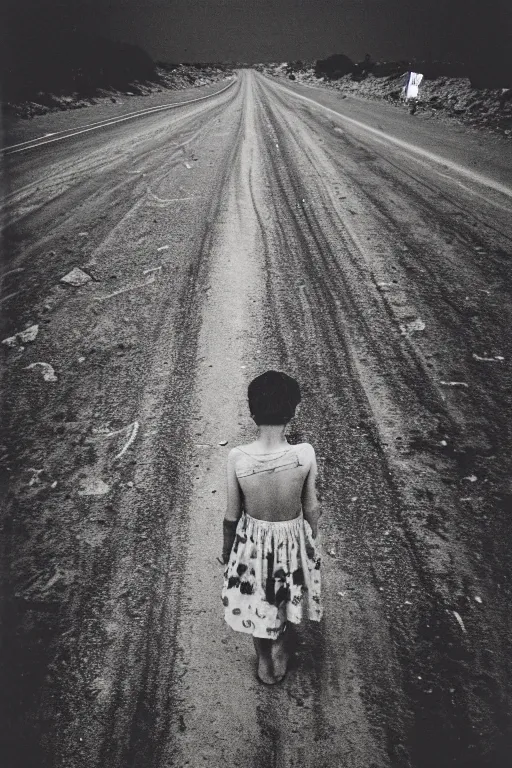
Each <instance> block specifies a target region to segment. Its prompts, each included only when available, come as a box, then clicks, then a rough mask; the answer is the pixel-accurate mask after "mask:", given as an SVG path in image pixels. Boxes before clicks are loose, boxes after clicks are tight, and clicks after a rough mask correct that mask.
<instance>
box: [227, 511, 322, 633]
mask: <svg viewBox="0 0 512 768" xmlns="http://www.w3.org/2000/svg"><path fill="white" fill-rule="evenodd" d="M320 562H321V558H320V554H319V551H318V548H317V545H316V543H315V540H314V539H313V535H312V531H311V526H310V525H309V523H308V522H307V520H305V519H304V517H303V515H302V513H301V514H300V516H299V517H296V518H294V519H293V520H285V521H282V522H268V521H266V520H257V519H256V518H254V517H251V516H250V515H247V514H243V515H242V517H241V518H240V520H239V522H238V526H237V530H236V538H235V542H234V544H233V548H232V550H231V554H230V557H229V563H228V565H227V567H226V570H225V572H224V587H223V590H222V602H223V604H224V617H225V619H226V621H227V623H228V624H229V626H230V627H232V628H233V629H235V630H237V631H238V632H247V633H249V634H251V635H254V637H264V638H267V639H268V638H276V637H278V636H279V635H280V634H281V633H282V632H283V630H284V629H285V626H286V622H288V621H291V622H292V623H293V624H299V623H300V622H301V620H302V619H303V618H304V617H305V618H309V619H311V620H312V621H320V619H321V618H322V606H321V603H320Z"/></svg>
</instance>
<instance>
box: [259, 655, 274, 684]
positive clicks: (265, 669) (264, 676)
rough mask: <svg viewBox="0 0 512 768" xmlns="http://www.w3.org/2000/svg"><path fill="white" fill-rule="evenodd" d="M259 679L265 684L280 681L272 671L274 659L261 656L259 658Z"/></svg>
mask: <svg viewBox="0 0 512 768" xmlns="http://www.w3.org/2000/svg"><path fill="white" fill-rule="evenodd" d="M258 679H259V680H260V681H261V682H262V683H265V685H274V684H275V683H277V682H278V681H277V680H276V678H275V677H274V675H273V673H272V660H271V659H270V658H265V657H264V656H260V657H259V658H258Z"/></svg>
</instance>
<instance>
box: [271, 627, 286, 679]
mask: <svg viewBox="0 0 512 768" xmlns="http://www.w3.org/2000/svg"><path fill="white" fill-rule="evenodd" d="M285 627H286V625H285ZM287 635H288V633H287V632H285V631H284V630H283V632H282V633H281V634H280V635H279V637H278V638H277V639H276V640H272V647H271V657H272V666H273V670H274V677H275V678H276V682H280V681H281V680H282V679H283V677H284V676H285V675H286V668H287V666H288V658H289V653H288V641H287Z"/></svg>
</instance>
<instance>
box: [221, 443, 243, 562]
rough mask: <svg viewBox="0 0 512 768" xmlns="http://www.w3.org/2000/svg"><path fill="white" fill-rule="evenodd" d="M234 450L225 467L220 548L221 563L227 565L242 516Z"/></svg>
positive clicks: (230, 453) (229, 455)
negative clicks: (224, 495) (225, 500)
mask: <svg viewBox="0 0 512 768" xmlns="http://www.w3.org/2000/svg"><path fill="white" fill-rule="evenodd" d="M234 451H235V449H232V450H231V451H230V452H229V454H228V466H227V491H228V493H227V506H226V514H225V516H224V522H223V526H222V529H223V534H224V545H223V547H222V558H221V559H222V562H223V563H227V562H228V560H229V555H230V553H231V548H232V546H233V543H234V541H235V535H236V526H237V524H238V520H239V519H240V515H241V514H242V492H241V490H240V486H239V484H238V479H237V476H236V471H235V459H236V454H235V452H234Z"/></svg>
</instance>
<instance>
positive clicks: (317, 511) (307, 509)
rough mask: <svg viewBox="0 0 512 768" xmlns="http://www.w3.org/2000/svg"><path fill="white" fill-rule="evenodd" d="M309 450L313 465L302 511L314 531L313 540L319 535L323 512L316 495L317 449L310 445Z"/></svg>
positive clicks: (308, 476) (307, 480)
mask: <svg viewBox="0 0 512 768" xmlns="http://www.w3.org/2000/svg"><path fill="white" fill-rule="evenodd" d="M309 450H310V457H311V465H310V468H309V472H308V475H307V477H306V479H305V481H304V485H303V487H302V511H303V513H304V517H305V519H306V520H307V521H308V523H309V524H310V526H311V530H312V531H313V538H315V539H316V537H317V534H318V520H319V519H320V515H321V514H322V510H321V508H320V504H319V502H318V498H317V495H316V476H317V472H318V468H317V464H316V456H315V449H314V448H313V446H312V445H310V446H309Z"/></svg>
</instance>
